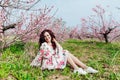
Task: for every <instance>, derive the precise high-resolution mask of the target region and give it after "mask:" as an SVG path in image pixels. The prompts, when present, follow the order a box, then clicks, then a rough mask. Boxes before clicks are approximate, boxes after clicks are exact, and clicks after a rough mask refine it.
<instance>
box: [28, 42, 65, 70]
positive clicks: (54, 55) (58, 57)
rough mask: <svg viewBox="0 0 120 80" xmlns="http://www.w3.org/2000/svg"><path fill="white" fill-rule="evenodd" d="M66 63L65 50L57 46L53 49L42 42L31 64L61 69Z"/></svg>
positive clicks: (44, 67)
mask: <svg viewBox="0 0 120 80" xmlns="http://www.w3.org/2000/svg"><path fill="white" fill-rule="evenodd" d="M66 63H67V51H65V50H63V49H62V48H60V47H58V46H57V48H56V49H55V50H54V49H53V48H52V47H51V46H49V45H48V44H47V43H46V42H44V43H42V45H41V47H40V50H39V52H38V54H37V56H36V57H35V59H34V60H33V61H32V63H31V64H30V65H31V66H41V69H42V70H44V69H49V70H50V69H63V68H65V66H66Z"/></svg>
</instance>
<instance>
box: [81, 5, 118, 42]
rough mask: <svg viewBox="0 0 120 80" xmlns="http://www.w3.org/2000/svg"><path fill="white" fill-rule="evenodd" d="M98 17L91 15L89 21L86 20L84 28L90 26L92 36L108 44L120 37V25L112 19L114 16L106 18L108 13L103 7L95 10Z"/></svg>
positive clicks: (97, 7)
mask: <svg viewBox="0 0 120 80" xmlns="http://www.w3.org/2000/svg"><path fill="white" fill-rule="evenodd" d="M93 11H94V12H95V14H96V15H91V16H89V17H88V19H84V21H85V22H84V23H82V24H84V25H83V26H85V27H86V26H88V28H89V30H88V32H90V33H91V34H92V36H94V37H95V38H98V39H100V40H103V39H104V40H105V42H106V43H108V42H110V41H112V40H114V39H115V38H116V37H118V36H120V34H119V31H120V27H119V26H120V24H119V23H118V22H117V21H115V19H113V18H112V15H108V16H106V11H105V10H104V9H103V8H102V7H101V6H98V5H97V6H96V8H93Z"/></svg>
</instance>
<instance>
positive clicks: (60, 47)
mask: <svg viewBox="0 0 120 80" xmlns="http://www.w3.org/2000/svg"><path fill="white" fill-rule="evenodd" d="M53 41H54V42H55V44H56V46H57V48H58V49H59V50H63V48H62V46H61V45H60V44H59V43H58V41H57V40H56V39H55V38H54V39H53Z"/></svg>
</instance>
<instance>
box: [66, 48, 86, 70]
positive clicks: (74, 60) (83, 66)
mask: <svg viewBox="0 0 120 80" xmlns="http://www.w3.org/2000/svg"><path fill="white" fill-rule="evenodd" d="M66 52H67V54H68V56H70V58H71V59H72V61H73V62H74V63H75V64H77V65H78V66H80V67H82V68H83V69H86V68H87V66H86V65H85V64H84V63H82V62H81V61H80V60H79V59H78V58H77V57H75V56H74V55H72V54H71V53H70V52H69V51H67V50H66Z"/></svg>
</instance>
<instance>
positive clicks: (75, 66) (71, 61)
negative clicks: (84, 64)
mask: <svg viewBox="0 0 120 80" xmlns="http://www.w3.org/2000/svg"><path fill="white" fill-rule="evenodd" d="M67 62H68V63H69V64H70V65H71V66H72V67H73V68H74V69H78V68H79V67H78V66H77V65H76V64H75V62H74V61H73V59H72V58H71V56H70V55H68V57H67Z"/></svg>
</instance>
